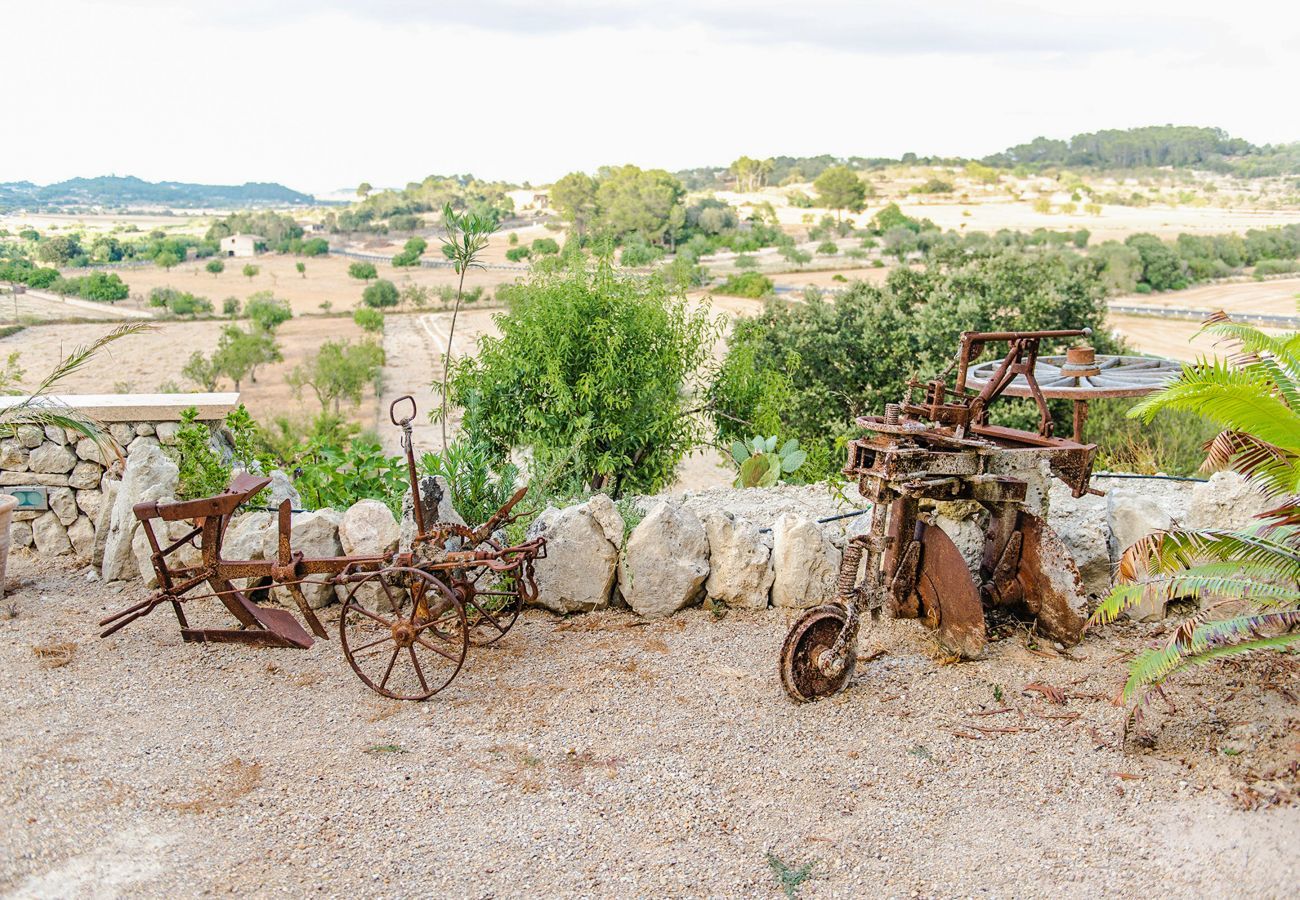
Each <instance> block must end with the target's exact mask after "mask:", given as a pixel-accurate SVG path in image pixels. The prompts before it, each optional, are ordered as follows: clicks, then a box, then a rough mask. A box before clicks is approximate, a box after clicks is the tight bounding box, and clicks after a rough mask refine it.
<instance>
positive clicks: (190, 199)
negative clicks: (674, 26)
mask: <svg viewBox="0 0 1300 900" xmlns="http://www.w3.org/2000/svg"><path fill="white" fill-rule="evenodd" d="M315 203H316V200H315V198H313V197H311V196H310V195H308V194H303V193H300V192H298V191H294V190H290V189H289V188H287V187H285V186H284V185H282V184H269V183H264V182H248V183H246V184H188V183H186V182H181V181H159V182H152V181H144V180H143V179H140V178H136V177H134V176H130V175H127V176H118V175H102V176H100V177H98V178H70V179H68V180H67V181H60V182H59V183H57V184H47V185H38V184H32V183H31V182H30V181H7V182H0V210H5V209H15V208H35V209H67V208H84V207H89V206H102V207H109V208H114V209H120V208H123V207H143V206H152V207H157V206H166V207H173V208H181V209H214V208H215V209H246V208H248V207H252V206H310V205H313V204H315Z"/></svg>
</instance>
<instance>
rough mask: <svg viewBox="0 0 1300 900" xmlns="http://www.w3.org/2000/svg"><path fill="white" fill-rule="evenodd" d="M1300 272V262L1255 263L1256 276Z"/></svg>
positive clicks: (1262, 260)
mask: <svg viewBox="0 0 1300 900" xmlns="http://www.w3.org/2000/svg"><path fill="white" fill-rule="evenodd" d="M1297 271H1300V260H1295V259H1261V260H1260V261H1259V262H1257V263H1255V274H1256V275H1286V274H1289V273H1291V272H1297Z"/></svg>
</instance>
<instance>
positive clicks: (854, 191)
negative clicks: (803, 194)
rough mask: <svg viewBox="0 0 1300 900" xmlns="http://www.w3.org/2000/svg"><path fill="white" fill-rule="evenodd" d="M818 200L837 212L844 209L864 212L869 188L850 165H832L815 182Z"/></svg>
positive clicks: (814, 186) (814, 187)
mask: <svg viewBox="0 0 1300 900" xmlns="http://www.w3.org/2000/svg"><path fill="white" fill-rule="evenodd" d="M813 189H814V190H816V191H817V196H818V200H819V201H820V202H821V205H822V206H824V207H826V208H827V209H833V210H835V211H836V213H837V214H838V213H841V212H843V211H844V210H846V209H847V210H848V211H849V212H854V213H857V212H862V210H863V209H864V208H865V206H866V199H867V189H866V185H865V184H863V181H862V178H861V176H859V175H858V173H857V172H855V171H853V170H852V169H850V168H849V167H848V166H832V167H830V168H829V169H826V170H825V171H824V172H822V173H821V174H820V175H818V176H817V179H816V180H815V181H814V182H813Z"/></svg>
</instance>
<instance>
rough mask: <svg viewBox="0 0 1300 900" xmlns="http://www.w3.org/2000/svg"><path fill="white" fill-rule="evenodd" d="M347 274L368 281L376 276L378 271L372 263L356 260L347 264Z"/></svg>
mask: <svg viewBox="0 0 1300 900" xmlns="http://www.w3.org/2000/svg"><path fill="white" fill-rule="evenodd" d="M348 275H349V276H350V277H352V278H356V279H357V280H359V281H369V280H371V279H372V278H378V277H379V272H378V271H377V270H376V269H375V264H374V263H368V262H362V261H360V260H358V261H357V262H354V263H351V264H349V265H348Z"/></svg>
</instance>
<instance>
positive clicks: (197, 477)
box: [168, 403, 274, 505]
mask: <svg viewBox="0 0 1300 900" xmlns="http://www.w3.org/2000/svg"><path fill="white" fill-rule="evenodd" d="M198 414H199V413H198V410H197V409H195V408H194V407H192V406H191V407H190V408H189V409H187V410H185V411H183V412H182V413H181V422H180V428H179V429H177V432H176V443H175V444H174V445H173V446H172V447H171V448H169V449H168V455H170V456H171V457H172V459H173V460H175V462H176V465H177V468H178V469H179V470H180V472H179V479H178V497H179V499H181V500H194V499H196V498H199V497H210V496H212V495H214V494H220V493H222V492H223V491H225V490H226V488H227V487H228V486H229V484H230V476H231V473H232V472H233V471H234V470H235V469H242V470H244V471H245V472H257V473H260V472H265V471H267V470H268V469H270V468H272V467H273V466H274V460H273V459H272V457H270V456H269V455H268V454H267V453H266V452H265V450H264V449H263V441H262V438H261V436H260V434H259V429H258V427H257V423H256V422H254V421H253V417H252V416H250V415H249V414H248V410H247V409H246V408H245V407H244V405H243V404H242V403H241V404H240V405H239V407H238V408H237V409H234V410H231V412H230V413H229V414H228V415H227V416H226V419H225V426H226V431H227V433H228V434H229V435H230V438H231V444H232V447H231V455H230V459H229V461H226V460H225V459H224V458H223V455H222V454H221V453H219V452H218V451H217V449H216V447H215V446H214V442H213V438H212V430H211V428H209V427H208V425H207V424H206V423H203V422H200V421H198ZM265 493H266V492H265V491H263V492H262V493H260V494H258V495H257V496H254V497H251V498H250V499H249V501H248V503H249V504H250V505H257V504H258V503H260V502H262V498H263V497H264V495H265Z"/></svg>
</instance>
